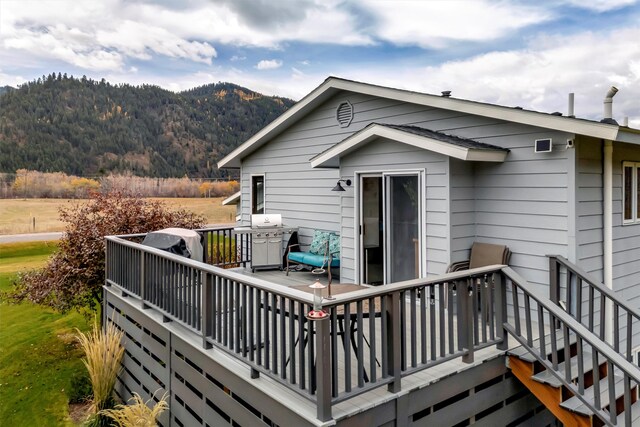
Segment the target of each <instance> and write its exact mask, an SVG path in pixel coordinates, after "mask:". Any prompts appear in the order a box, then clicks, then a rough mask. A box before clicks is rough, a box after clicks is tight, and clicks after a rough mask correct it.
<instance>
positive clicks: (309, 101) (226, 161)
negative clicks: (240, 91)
mask: <svg viewBox="0 0 640 427" xmlns="http://www.w3.org/2000/svg"><path fill="white" fill-rule="evenodd" d="M334 92H335V90H332V80H331V79H327V80H325V81H324V82H323V83H322V84H321V85H320V86H318V87H317V88H316V89H314V90H313V91H312V92H310V93H309V94H308V95H307V96H305V97H304V98H302V99H301V100H300V101H298V102H297V103H296V104H295V105H294V106H293V107H291V108H289V109H288V110H287V111H285V112H284V113H282V114H281V115H280V116H279V117H278V118H277V119H275V120H274V121H272V122H271V123H269V124H268V125H267V126H265V127H264V128H262V129H261V130H260V131H259V132H258V133H256V134H255V135H253V136H252V137H251V138H249V139H248V140H247V141H246V142H244V143H243V144H241V145H240V146H238V147H237V148H236V149H235V150H233V151H232V152H231V153H229V154H227V155H226V156H225V157H224V158H222V159H221V160H220V161H218V168H219V169H222V168H239V167H240V160H241V159H242V158H243V157H245V156H246V155H248V154H250V153H252V152H253V151H255V150H256V149H257V148H258V147H260V146H261V145H262V144H263V143H265V142H267V141H268V140H269V139H270V138H273V137H274V136H276V135H277V134H279V133H280V132H282V131H283V130H284V129H286V127H288V126H285V125H286V124H287V123H288V122H291V121H294V122H295V120H297V118H298V117H299V116H303V115H304V114H306V113H307V110H309V109H312V108H314V107H315V106H317V105H318V104H320V103H322V102H324V101H325V100H326V99H328V98H329V97H330V96H331V95H333V93H334Z"/></svg>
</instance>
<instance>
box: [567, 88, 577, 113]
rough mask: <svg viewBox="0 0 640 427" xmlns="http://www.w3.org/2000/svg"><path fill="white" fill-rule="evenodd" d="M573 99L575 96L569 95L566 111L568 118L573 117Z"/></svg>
mask: <svg viewBox="0 0 640 427" xmlns="http://www.w3.org/2000/svg"><path fill="white" fill-rule="evenodd" d="M574 99H575V95H574V94H573V92H571V93H570V94H569V108H568V111H567V116H568V117H575V116H576V115H575V113H574V112H573V105H574Z"/></svg>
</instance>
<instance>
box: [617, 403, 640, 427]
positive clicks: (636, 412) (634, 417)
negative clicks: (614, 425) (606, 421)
mask: <svg viewBox="0 0 640 427" xmlns="http://www.w3.org/2000/svg"><path fill="white" fill-rule="evenodd" d="M622 423H624V412H621V413H620V414H618V424H622ZM631 424H632V425H637V424H640V400H638V401H637V402H636V403H634V404H632V405H631Z"/></svg>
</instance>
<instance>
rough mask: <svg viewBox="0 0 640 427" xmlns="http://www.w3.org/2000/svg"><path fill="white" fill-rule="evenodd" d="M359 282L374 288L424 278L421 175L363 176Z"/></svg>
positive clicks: (386, 174)
mask: <svg viewBox="0 0 640 427" xmlns="http://www.w3.org/2000/svg"><path fill="white" fill-rule="evenodd" d="M359 184H360V185H359V189H360V191H359V195H360V196H359V199H360V204H359V208H360V217H359V220H360V222H359V226H360V260H361V261H360V281H361V282H362V283H368V284H373V285H378V284H383V283H394V282H400V281H403V280H410V279H415V278H418V277H421V275H422V270H423V267H422V265H423V253H422V247H423V242H422V230H423V226H422V223H423V214H422V210H423V209H422V208H423V206H422V203H423V197H424V195H423V193H422V190H421V189H422V187H423V186H422V174H421V173H420V172H398V173H376V174H362V175H360V180H359Z"/></svg>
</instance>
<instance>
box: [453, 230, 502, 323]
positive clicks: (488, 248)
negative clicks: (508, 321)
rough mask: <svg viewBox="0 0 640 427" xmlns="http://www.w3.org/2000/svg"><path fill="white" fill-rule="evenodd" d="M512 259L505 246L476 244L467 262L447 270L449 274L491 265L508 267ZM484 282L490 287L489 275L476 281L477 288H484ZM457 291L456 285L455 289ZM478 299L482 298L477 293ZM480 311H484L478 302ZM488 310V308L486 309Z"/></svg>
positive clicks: (455, 263)
mask: <svg viewBox="0 0 640 427" xmlns="http://www.w3.org/2000/svg"><path fill="white" fill-rule="evenodd" d="M510 258H511V251H510V250H509V248H508V247H507V246H505V245H495V244H492V243H479V242H474V243H473V245H471V253H470V256H469V259H468V260H466V261H458V262H454V263H452V264H451V265H449V268H448V269H447V273H452V272H454V271H463V270H470V269H473V268H479V267H487V266H489V265H496V264H503V265H508V264H509V259H510ZM483 281H484V283H485V285H486V286H488V278H487V275H485V276H484V278H480V277H477V278H476V280H475V285H476V286H482V282H483ZM453 289H455V285H454V288H453ZM477 295H478V298H480V293H477ZM448 296H449V292H448V290H447V292H446V293H445V307H448ZM478 309H479V310H482V305H481V304H480V301H479V300H478ZM485 309H486V307H485Z"/></svg>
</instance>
